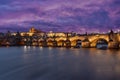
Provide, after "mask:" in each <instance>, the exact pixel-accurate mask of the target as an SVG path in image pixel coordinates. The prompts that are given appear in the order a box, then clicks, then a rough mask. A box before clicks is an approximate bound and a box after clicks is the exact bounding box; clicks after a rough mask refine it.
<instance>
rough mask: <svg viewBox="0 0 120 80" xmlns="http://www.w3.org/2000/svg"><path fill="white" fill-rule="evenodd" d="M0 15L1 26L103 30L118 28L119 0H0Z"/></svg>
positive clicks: (119, 19)
mask: <svg viewBox="0 0 120 80" xmlns="http://www.w3.org/2000/svg"><path fill="white" fill-rule="evenodd" d="M0 17H1V18H0V28H1V29H3V28H2V27H5V28H4V29H11V28H12V30H16V29H17V28H18V27H20V29H21V30H23V29H24V28H26V29H28V28H30V27H31V26H35V27H36V28H39V29H44V30H45V31H49V30H53V31H77V32H85V31H87V30H89V29H91V32H92V31H107V30H109V29H111V28H113V29H115V28H120V24H119V21H120V1H119V0H52V1H51V0H4V1H0ZM114 26H117V27H114ZM22 28H23V29H22Z"/></svg>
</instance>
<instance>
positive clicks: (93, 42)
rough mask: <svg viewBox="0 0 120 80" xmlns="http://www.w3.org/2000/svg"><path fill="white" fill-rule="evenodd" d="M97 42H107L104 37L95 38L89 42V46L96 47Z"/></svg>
mask: <svg viewBox="0 0 120 80" xmlns="http://www.w3.org/2000/svg"><path fill="white" fill-rule="evenodd" d="M98 44H107V45H108V40H107V39H106V38H97V39H95V40H93V41H92V42H91V43H90V46H91V47H97V45H98Z"/></svg>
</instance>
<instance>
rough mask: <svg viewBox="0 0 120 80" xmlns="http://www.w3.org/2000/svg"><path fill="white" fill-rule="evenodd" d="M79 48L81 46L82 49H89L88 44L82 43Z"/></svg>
mask: <svg viewBox="0 0 120 80" xmlns="http://www.w3.org/2000/svg"><path fill="white" fill-rule="evenodd" d="M81 46H82V48H89V47H90V42H82V44H81Z"/></svg>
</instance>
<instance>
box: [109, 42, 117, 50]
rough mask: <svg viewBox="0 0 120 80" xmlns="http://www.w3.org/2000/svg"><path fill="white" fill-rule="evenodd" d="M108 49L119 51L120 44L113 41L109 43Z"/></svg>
mask: <svg viewBox="0 0 120 80" xmlns="http://www.w3.org/2000/svg"><path fill="white" fill-rule="evenodd" d="M108 48H109V49H118V48H119V43H117V42H114V41H111V42H109V43H108Z"/></svg>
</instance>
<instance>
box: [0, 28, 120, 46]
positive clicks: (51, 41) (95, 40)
mask: <svg viewBox="0 0 120 80" xmlns="http://www.w3.org/2000/svg"><path fill="white" fill-rule="evenodd" d="M28 34H29V35H28ZM28 34H27V35H25V34H24V35H23V33H16V34H14V35H15V36H14V37H12V38H11V37H8V38H7V39H4V40H3V41H1V42H0V44H1V45H13V44H14V45H20V46H23V45H26V46H42V47H83V48H95V47H97V44H102V45H104V44H107V45H108V48H120V33H114V32H113V31H112V30H111V32H109V33H106V34H94V35H90V34H87V33H86V34H84V35H73V34H69V33H59V34H57V33H52V32H51V33H48V34H46V33H39V34H37V33H34V34H32V36H30V35H31V33H28ZM13 38H14V39H13Z"/></svg>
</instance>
